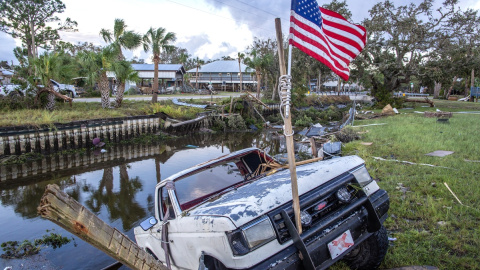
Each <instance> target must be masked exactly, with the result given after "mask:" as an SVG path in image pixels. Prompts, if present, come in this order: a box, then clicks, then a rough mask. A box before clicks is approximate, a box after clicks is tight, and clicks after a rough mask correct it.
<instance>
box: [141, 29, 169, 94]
mask: <svg viewBox="0 0 480 270" xmlns="http://www.w3.org/2000/svg"><path fill="white" fill-rule="evenodd" d="M166 31H167V30H165V28H162V27H159V28H157V29H155V28H150V29H149V30H148V31H147V33H146V34H145V35H144V36H143V49H144V50H145V52H148V51H149V50H152V53H153V64H154V73H153V95H152V103H156V102H157V95H158V93H157V92H158V63H160V53H161V52H162V51H164V50H166V51H170V50H172V49H173V46H172V45H170V43H172V42H175V40H176V36H175V33H172V32H168V33H167V32H166Z"/></svg>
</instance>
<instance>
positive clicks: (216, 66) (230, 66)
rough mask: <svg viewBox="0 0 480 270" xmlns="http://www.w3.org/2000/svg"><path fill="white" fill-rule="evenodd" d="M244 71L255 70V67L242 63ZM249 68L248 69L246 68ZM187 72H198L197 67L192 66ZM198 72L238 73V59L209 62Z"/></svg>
mask: <svg viewBox="0 0 480 270" xmlns="http://www.w3.org/2000/svg"><path fill="white" fill-rule="evenodd" d="M241 67H242V72H254V71H255V69H253V68H249V67H248V66H247V65H245V64H243V63H242V64H241ZM247 68H248V71H246V69H247ZM187 72H192V73H193V72H197V68H192V69H190V70H189V71H187ZM198 72H203V73H205V72H208V73H227V72H228V73H238V72H239V68H238V61H237V60H223V61H215V62H212V63H208V64H206V65H203V66H201V67H200V68H199V69H198Z"/></svg>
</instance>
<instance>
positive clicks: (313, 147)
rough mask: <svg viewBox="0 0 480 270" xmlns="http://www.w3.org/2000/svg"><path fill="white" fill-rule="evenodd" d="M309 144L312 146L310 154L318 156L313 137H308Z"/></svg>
mask: <svg viewBox="0 0 480 270" xmlns="http://www.w3.org/2000/svg"><path fill="white" fill-rule="evenodd" d="M310 146H311V147H312V156H314V157H316V156H318V152H317V145H315V139H314V138H313V137H311V138H310Z"/></svg>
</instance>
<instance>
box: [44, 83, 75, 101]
mask: <svg viewBox="0 0 480 270" xmlns="http://www.w3.org/2000/svg"><path fill="white" fill-rule="evenodd" d="M50 81H51V82H52V84H53V89H55V91H57V92H60V93H62V94H64V95H66V96H69V97H71V98H75V97H77V91H75V87H74V86H73V85H71V84H63V83H58V82H56V81H54V80H50Z"/></svg>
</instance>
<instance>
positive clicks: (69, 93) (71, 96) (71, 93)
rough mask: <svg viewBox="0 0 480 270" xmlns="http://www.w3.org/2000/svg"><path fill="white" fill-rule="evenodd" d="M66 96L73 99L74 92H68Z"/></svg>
mask: <svg viewBox="0 0 480 270" xmlns="http://www.w3.org/2000/svg"><path fill="white" fill-rule="evenodd" d="M65 95H66V96H67V97H69V98H73V92H72V91H67V92H66V93H65Z"/></svg>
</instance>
